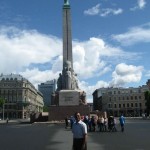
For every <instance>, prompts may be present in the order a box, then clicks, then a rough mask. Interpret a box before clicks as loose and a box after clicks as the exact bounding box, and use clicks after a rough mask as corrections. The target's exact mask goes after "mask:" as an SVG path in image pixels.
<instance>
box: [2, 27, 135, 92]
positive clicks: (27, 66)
mask: <svg viewBox="0 0 150 150" xmlns="http://www.w3.org/2000/svg"><path fill="white" fill-rule="evenodd" d="M0 41H1V44H0V58H1V63H0V73H3V74H8V73H19V74H21V75H23V76H24V77H25V78H27V79H28V80H29V81H30V82H31V83H32V84H34V85H35V86H36V87H37V85H38V84H39V83H41V82H45V81H47V80H52V79H57V78H58V75H59V72H61V71H62V39H59V38H57V37H54V36H51V35H45V34H41V33H39V32H37V31H36V30H20V29H18V28H15V27H0ZM135 55H136V54H134V53H129V52H125V51H123V50H122V49H120V48H118V47H112V46H111V45H108V44H107V43H105V41H104V40H103V39H101V38H96V37H92V38H90V39H89V40H87V41H81V42H80V41H73V59H74V60H73V61H74V70H75V72H76V73H77V74H78V78H79V79H80V82H79V83H80V85H81V87H80V88H81V89H82V87H84V88H83V89H85V91H86V92H87V93H88V95H89V94H90V93H92V92H93V91H94V90H95V89H96V88H100V87H105V86H108V83H107V82H104V81H97V84H96V85H90V84H89V83H88V79H89V78H95V77H96V78H98V77H100V76H101V75H104V74H106V73H108V72H110V71H111V70H112V65H116V63H118V62H117V60H119V59H121V60H125V59H132V58H133V57H135ZM114 60H115V61H114ZM47 62H49V65H50V66H49V67H48V68H46V69H44V70H43V69H41V68H40V67H39V66H38V64H42V65H44V64H46V63H47ZM31 66H32V67H31ZM85 79H86V81H87V83H86V82H85V81H84V80H85ZM85 83H86V84H85ZM89 91H90V92H89Z"/></svg>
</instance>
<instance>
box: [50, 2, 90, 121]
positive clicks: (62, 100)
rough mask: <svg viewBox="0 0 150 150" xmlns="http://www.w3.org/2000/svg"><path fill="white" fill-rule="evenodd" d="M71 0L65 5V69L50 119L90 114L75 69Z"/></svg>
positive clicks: (58, 84)
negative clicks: (76, 114)
mask: <svg viewBox="0 0 150 150" xmlns="http://www.w3.org/2000/svg"><path fill="white" fill-rule="evenodd" d="M70 10H71V8H70V4H69V0H64V5H63V70H62V73H60V74H59V78H58V80H57V90H56V91H55V93H53V94H52V105H53V106H50V109H49V120H61V119H64V118H65V117H66V116H71V115H73V114H74V113H75V112H76V111H80V112H81V114H85V115H86V114H88V113H89V107H88V106H87V102H86V93H85V92H84V91H83V90H81V89H80V88H79V86H78V79H77V74H76V73H75V72H74V69H73V55H72V34H71V12H70Z"/></svg>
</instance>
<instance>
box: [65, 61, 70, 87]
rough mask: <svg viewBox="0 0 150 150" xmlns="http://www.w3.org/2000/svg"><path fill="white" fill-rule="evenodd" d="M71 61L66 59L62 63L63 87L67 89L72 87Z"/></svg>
mask: <svg viewBox="0 0 150 150" xmlns="http://www.w3.org/2000/svg"><path fill="white" fill-rule="evenodd" d="M71 70H72V68H71V62H70V61H66V62H65V63H64V71H65V73H64V75H65V88H66V89H68V90H71V89H72V72H71Z"/></svg>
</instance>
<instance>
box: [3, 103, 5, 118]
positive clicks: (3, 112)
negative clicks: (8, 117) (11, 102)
mask: <svg viewBox="0 0 150 150" xmlns="http://www.w3.org/2000/svg"><path fill="white" fill-rule="evenodd" d="M4 114H5V103H4V104H3V120H4Z"/></svg>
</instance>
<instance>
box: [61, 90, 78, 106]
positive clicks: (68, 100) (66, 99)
mask: <svg viewBox="0 0 150 150" xmlns="http://www.w3.org/2000/svg"><path fill="white" fill-rule="evenodd" d="M79 99H80V93H79V92H78V91H75V90H61V91H59V106H74V105H79Z"/></svg>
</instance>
